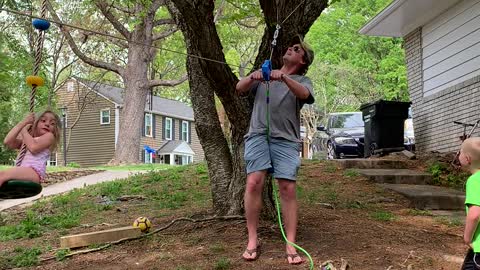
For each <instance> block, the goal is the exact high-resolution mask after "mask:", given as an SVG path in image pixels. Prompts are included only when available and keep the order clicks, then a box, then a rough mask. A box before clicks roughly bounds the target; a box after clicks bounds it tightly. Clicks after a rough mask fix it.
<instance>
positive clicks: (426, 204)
mask: <svg viewBox="0 0 480 270" xmlns="http://www.w3.org/2000/svg"><path fill="white" fill-rule="evenodd" d="M379 185H380V186H381V187H383V188H385V189H389V190H393V191H395V192H397V193H400V194H402V195H403V196H405V197H407V198H408V199H409V200H410V204H411V207H414V208H417V209H429V210H464V209H465V205H464V203H465V193H464V192H461V191H458V190H454V189H451V188H445V187H438V186H429V185H406V184H379Z"/></svg>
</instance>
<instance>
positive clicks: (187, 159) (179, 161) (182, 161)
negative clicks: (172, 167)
mask: <svg viewBox="0 0 480 270" xmlns="http://www.w3.org/2000/svg"><path fill="white" fill-rule="evenodd" d="M192 161H193V157H192V156H190V155H175V164H176V165H187V164H190V163H192Z"/></svg>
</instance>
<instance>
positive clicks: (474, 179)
mask: <svg viewBox="0 0 480 270" xmlns="http://www.w3.org/2000/svg"><path fill="white" fill-rule="evenodd" d="M465 193H466V195H465V208H466V212H467V215H468V207H469V206H472V205H476V206H480V172H476V173H475V174H473V175H472V176H470V177H469V178H468V180H467V187H466V191H465ZM472 246H473V252H480V227H477V228H476V229H475V233H474V234H473V239H472Z"/></svg>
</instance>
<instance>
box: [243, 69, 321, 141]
mask: <svg viewBox="0 0 480 270" xmlns="http://www.w3.org/2000/svg"><path fill="white" fill-rule="evenodd" d="M289 77H290V78H292V79H294V80H295V81H297V82H299V83H301V84H302V85H303V86H305V87H306V88H307V89H308V91H309V92H310V96H309V97H308V98H307V99H304V100H301V99H298V98H297V97H296V96H295V95H294V94H293V92H292V91H290V89H289V88H288V87H287V85H286V84H285V83H284V82H282V81H270V105H269V106H268V107H269V108H270V137H274V138H283V139H287V140H289V141H294V142H300V110H301V109H302V107H303V105H304V104H305V103H306V104H312V103H313V102H314V101H315V99H314V98H313V87H312V82H311V81H310V79H309V78H308V77H305V76H301V75H289ZM266 86H267V84H266V83H265V82H260V81H257V82H255V83H254V84H253V86H252V88H251V89H250V91H252V94H254V95H255V102H254V105H253V112H252V118H251V119H250V129H249V130H248V134H247V135H246V136H249V135H251V134H266V133H267V100H266V99H267V87H266Z"/></svg>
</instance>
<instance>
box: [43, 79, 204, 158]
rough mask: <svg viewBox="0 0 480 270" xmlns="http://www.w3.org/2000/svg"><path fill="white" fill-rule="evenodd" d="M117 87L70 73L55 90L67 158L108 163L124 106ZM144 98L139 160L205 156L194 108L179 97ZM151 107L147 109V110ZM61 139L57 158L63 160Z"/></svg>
mask: <svg viewBox="0 0 480 270" xmlns="http://www.w3.org/2000/svg"><path fill="white" fill-rule="evenodd" d="M123 92H124V90H123V89H122V88H118V87H114V86H111V85H106V84H102V83H97V82H92V81H88V80H84V79H80V78H76V77H74V78H71V79H69V80H66V81H65V82H64V83H63V84H62V85H60V86H59V87H58V89H57V91H56V93H57V98H58V100H57V106H58V108H59V109H60V111H61V113H62V114H64V115H65V122H66V123H65V127H66V128H65V135H64V136H62V137H66V139H65V142H66V148H65V149H66V163H67V164H69V163H72V162H74V163H77V164H79V165H81V166H94V165H102V164H106V163H108V162H109V161H110V160H111V159H112V158H113V154H114V152H115V147H116V144H117V140H118V134H119V126H120V116H121V111H122V105H123ZM152 101H153V102H152V104H151V106H150V104H149V102H147V104H146V106H145V115H144V119H143V125H142V129H141V130H139V132H140V133H141V136H142V137H141V143H140V145H139V146H138V153H135V154H138V155H140V158H141V160H142V161H143V162H144V163H164V164H172V165H174V164H177V165H182V164H188V163H192V162H198V161H202V160H204V152H203V149H202V147H201V145H200V142H199V140H198V137H197V134H196V131H195V126H194V125H195V120H194V117H193V109H192V108H191V107H190V106H188V105H186V104H184V103H182V102H179V101H175V100H169V99H164V98H160V97H156V96H154V97H153V98H152ZM150 107H151V110H150ZM63 152H64V151H63V142H62V147H60V149H59V151H58V153H57V155H56V161H55V158H54V157H52V159H51V163H58V164H64V156H63Z"/></svg>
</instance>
